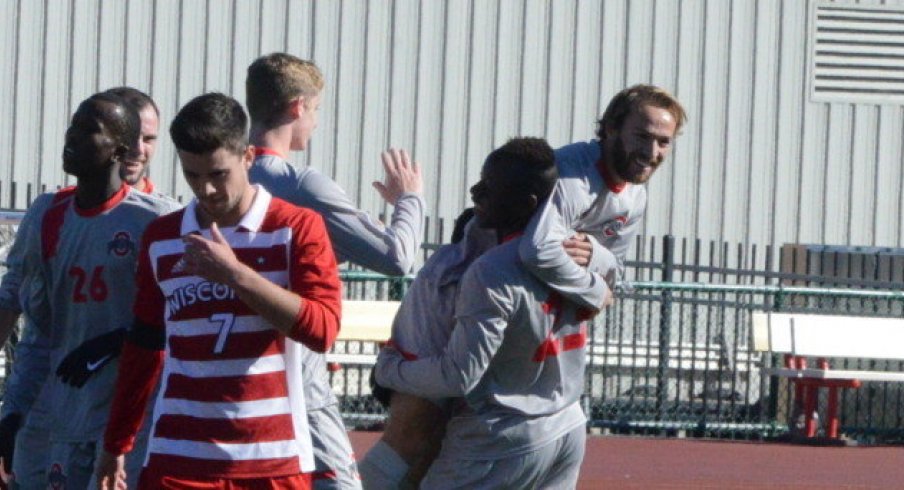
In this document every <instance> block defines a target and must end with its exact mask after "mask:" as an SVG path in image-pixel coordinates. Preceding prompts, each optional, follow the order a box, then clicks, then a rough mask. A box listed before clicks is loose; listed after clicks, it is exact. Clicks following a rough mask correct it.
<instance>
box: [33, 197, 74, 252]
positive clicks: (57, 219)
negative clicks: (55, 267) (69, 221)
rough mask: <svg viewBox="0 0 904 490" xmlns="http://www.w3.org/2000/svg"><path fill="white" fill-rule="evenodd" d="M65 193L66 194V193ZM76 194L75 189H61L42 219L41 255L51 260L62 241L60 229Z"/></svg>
mask: <svg viewBox="0 0 904 490" xmlns="http://www.w3.org/2000/svg"><path fill="white" fill-rule="evenodd" d="M64 194H65V195H64ZM74 195H75V189H73V190H72V191H71V192H68V191H60V192H57V193H56V194H55V195H54V196H53V204H52V205H51V207H50V209H48V210H47V211H46V212H45V213H44V218H43V219H42V220H41V257H42V258H43V259H44V260H49V259H51V258H52V257H53V256H55V255H56V252H57V245H59V243H60V231H62V229H63V220H64V218H65V217H66V210H67V209H69V205H70V204H71V202H72V200H71V199H70V198H71V197H72V196H74Z"/></svg>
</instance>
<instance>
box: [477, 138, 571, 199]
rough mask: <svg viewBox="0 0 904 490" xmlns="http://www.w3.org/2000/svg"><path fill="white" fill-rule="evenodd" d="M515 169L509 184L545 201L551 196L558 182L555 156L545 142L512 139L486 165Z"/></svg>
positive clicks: (536, 139)
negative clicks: (491, 163) (508, 166)
mask: <svg viewBox="0 0 904 490" xmlns="http://www.w3.org/2000/svg"><path fill="white" fill-rule="evenodd" d="M490 162H493V163H494V164H503V165H512V166H516V167H517V171H514V172H512V173H511V180H510V183H511V184H512V185H513V186H518V187H519V188H522V189H527V190H528V191H529V192H530V193H531V194H533V195H535V196H537V200H538V201H543V200H545V199H546V198H547V197H549V195H550V194H551V193H552V190H553V188H554V187H555V185H556V179H558V178H559V172H558V170H557V169H556V155H555V152H553V151H552V148H551V147H550V146H549V143H547V142H546V140H544V139H543V138H530V137H525V138H512V139H510V140H508V142H507V143H506V144H504V145H502V146H500V147H499V148H497V149H495V150H493V152H492V153H490V155H489V156H488V157H487V163H490Z"/></svg>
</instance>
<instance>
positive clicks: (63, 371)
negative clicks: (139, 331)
mask: <svg viewBox="0 0 904 490" xmlns="http://www.w3.org/2000/svg"><path fill="white" fill-rule="evenodd" d="M125 339H126V330H125V329H124V328H120V329H117V330H113V331H112V332H109V333H105V334H103V335H100V336H98V337H94V338H93V339H90V340H86V341H85V342H84V343H83V344H82V345H80V346H78V347H76V348H75V349H73V350H72V352H70V353H69V354H67V355H66V357H64V358H63V360H62V362H60V365H59V366H57V370H56V375H57V376H59V377H60V380H61V381H62V382H63V383H66V384H68V385H71V386H74V387H76V388H81V387H82V386H85V383H87V382H88V379H89V378H90V377H91V376H93V375H94V374H95V373H97V372H98V371H100V370H101V369H102V368H103V367H104V366H106V365H107V364H108V363H109V362H110V361H112V360H113V359H115V358H116V356H118V355H119V353H120V352H122V343H123V342H124V341H125Z"/></svg>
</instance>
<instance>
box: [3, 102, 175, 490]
mask: <svg viewBox="0 0 904 490" xmlns="http://www.w3.org/2000/svg"><path fill="white" fill-rule="evenodd" d="M139 135H140V119H139V116H138V113H137V112H136V111H135V109H134V108H133V107H132V106H131V105H130V104H129V103H128V102H126V101H125V100H123V99H122V98H120V97H118V96H115V95H112V94H106V93H100V94H95V95H93V96H91V97H90V98H88V99H87V100H85V101H84V102H82V103H81V104H80V105H79V107H78V109H77V111H76V112H75V114H74V115H73V117H72V121H71V124H70V126H69V129H68V130H67V132H66V140H65V147H64V150H63V170H64V171H66V172H67V173H69V174H71V175H73V176H75V177H76V181H77V184H76V186H75V188H74V189H66V190H63V191H60V192H59V193H57V197H56V198H54V199H53V200H52V201H53V202H51V205H50V206H49V207H48V208H47V210H46V211H45V212H44V213H43V216H42V217H41V221H40V232H39V233H37V234H33V235H36V240H35V242H34V243H29V244H28V249H29V251H30V253H34V254H36V255H37V258H36V259H34V260H37V261H38V262H39V263H38V265H37V266H36V267H37V270H36V271H35V272H34V273H33V274H30V276H31V277H30V278H29V280H28V281H27V284H28V287H27V291H20V293H21V295H20V299H21V301H22V306H23V311H24V312H25V313H26V315H27V316H28V317H29V318H30V319H31V320H32V322H33V324H34V326H35V330H36V332H38V335H37V340H36V342H35V347H36V349H35V350H34V352H36V354H34V355H35V356H40V355H41V354H40V353H41V352H43V353H44V354H43V355H44V356H45V357H43V359H46V360H47V362H44V363H43V367H42V368H39V369H37V370H36V371H37V372H35V373H34V376H35V378H36V379H42V377H47V375H48V373H49V372H50V371H51V370H53V372H54V374H55V375H53V376H49V377H47V379H46V383H45V387H44V390H46V391H47V395H46V396H47V397H48V398H46V400H47V405H48V408H49V411H48V418H49V429H50V439H51V448H50V456H49V459H50V465H51V466H50V470H49V472H48V477H47V478H48V479H47V484H50V485H59V484H61V483H65V485H67V486H69V487H71V488H86V487H87V486H88V485H89V482H90V479H91V476H92V473H93V465H94V460H95V455H96V453H97V451H98V449H99V445H98V441H99V439H100V435H101V433H102V430H103V427H104V425H105V424H106V419H107V412H108V410H109V402H110V398H111V395H112V377H113V375H114V371H115V365H116V357H117V356H118V354H119V350H120V348H121V339H122V338H123V336H124V333H125V328H126V327H127V326H128V325H129V324H131V302H132V301H133V300H134V290H135V283H134V277H135V276H134V271H135V265H136V260H137V245H138V240H139V239H140V237H141V234H142V233H143V232H144V228H145V226H146V225H147V224H148V223H149V222H150V221H151V220H153V219H154V218H156V217H157V216H159V215H161V214H164V213H166V212H169V211H170V210H172V209H173V206H172V205H171V203H170V202H167V201H163V200H160V199H158V198H156V197H154V196H151V195H148V194H144V193H140V192H137V191H132V190H131V187H129V186H128V185H125V183H124V182H123V181H122V179H121V177H120V169H121V165H122V163H123V161H124V160H125V159H126V158H127V156H128V155H129V153H130V152H131V151H132V150H133V147H134V144H135V142H136V141H137V140H138V138H139ZM28 260H32V259H28ZM26 263H28V262H27V261H26ZM20 288H21V286H20ZM18 357H19V361H27V359H23V358H22V354H21V353H20V354H19V356H18ZM111 365H112V366H114V367H110V366H111ZM21 408H22V416H26V415H27V411H28V408H29V406H27V404H26V406H23V407H21Z"/></svg>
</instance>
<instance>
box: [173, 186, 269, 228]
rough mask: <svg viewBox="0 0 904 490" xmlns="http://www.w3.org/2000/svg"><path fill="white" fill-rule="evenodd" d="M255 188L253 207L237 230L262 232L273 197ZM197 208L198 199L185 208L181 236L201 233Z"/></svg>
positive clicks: (263, 190)
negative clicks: (262, 225)
mask: <svg viewBox="0 0 904 490" xmlns="http://www.w3.org/2000/svg"><path fill="white" fill-rule="evenodd" d="M253 187H254V188H255V189H256V190H257V192H256V193H255V195H254V200H253V201H252V202H251V207H250V208H248V211H247V212H246V213H245V214H244V215H242V219H241V220H239V224H238V225H236V227H235V229H236V230H245V231H258V230H260V229H261V224H263V222H264V217H265V216H266V215H267V209H269V208H270V201H271V200H272V198H273V196H271V195H270V193H269V192H267V190H266V189H264V188H263V187H262V186H260V185H258V184H254V185H253ZM197 207H198V199H197V198H195V199H192V200H191V202H189V203H188V206H186V207H185V213H183V214H182V230H181V233H180V234H181V235H189V234H191V233H200V232H201V225H199V224H198V215H197Z"/></svg>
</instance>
